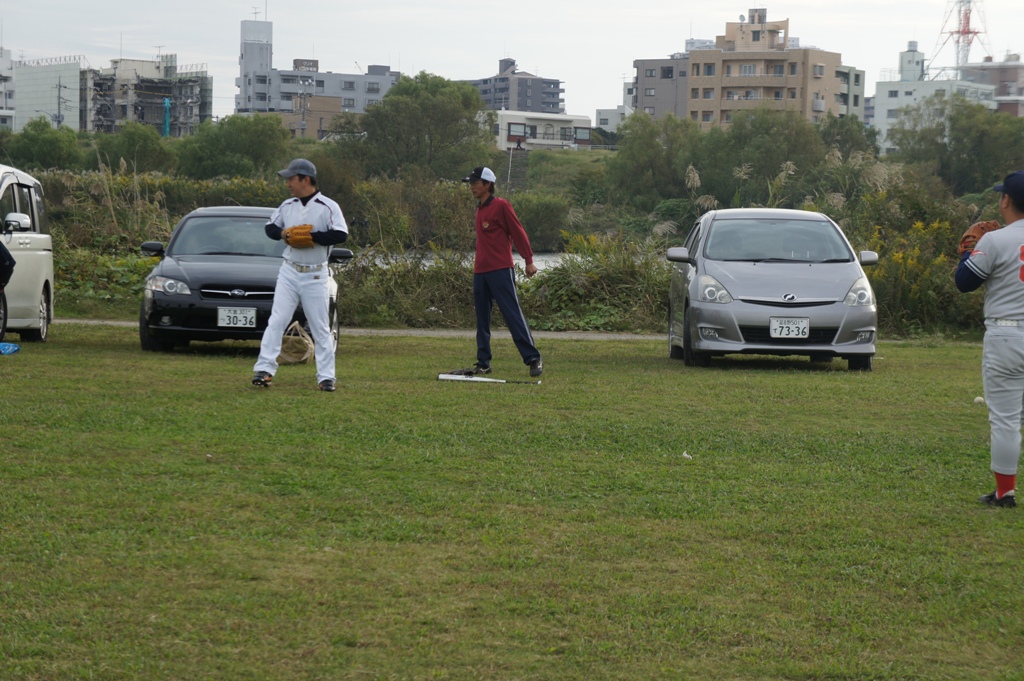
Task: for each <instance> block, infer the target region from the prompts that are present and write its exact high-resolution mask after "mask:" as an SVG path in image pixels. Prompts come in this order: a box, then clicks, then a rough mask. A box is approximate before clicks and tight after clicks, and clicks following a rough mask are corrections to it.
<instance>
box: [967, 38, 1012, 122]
mask: <svg viewBox="0 0 1024 681" xmlns="http://www.w3.org/2000/svg"><path fill="white" fill-rule="evenodd" d="M960 78H961V79H962V80H965V81H968V82H972V83H981V84H985V85H991V86H992V87H994V88H995V94H994V96H995V103H996V111H1002V112H1005V113H1008V114H1010V115H1011V116H1018V117H1020V116H1024V63H1022V62H1021V60H1020V55H1019V54H1012V53H1010V54H1007V55H1006V56H1005V57H1004V58H1003V61H999V62H997V61H993V59H992V57H985V59H984V61H982V62H981V63H980V64H968V65H966V66H964V67H962V68H961V69H960Z"/></svg>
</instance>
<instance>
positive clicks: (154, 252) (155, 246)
mask: <svg viewBox="0 0 1024 681" xmlns="http://www.w3.org/2000/svg"><path fill="white" fill-rule="evenodd" d="M139 248H140V249H141V250H142V254H143V255H149V256H153V257H155V258H162V257H163V256H164V245H163V244H162V243H160V242H159V241H143V242H142V246H140V247H139Z"/></svg>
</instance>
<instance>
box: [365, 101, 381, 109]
mask: <svg viewBox="0 0 1024 681" xmlns="http://www.w3.org/2000/svg"><path fill="white" fill-rule="evenodd" d="M379 101H380V100H379V99H368V100H366V108H370V107H371V106H373V105H374V104H376V103H378V102H379Z"/></svg>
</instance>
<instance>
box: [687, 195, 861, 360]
mask: <svg viewBox="0 0 1024 681" xmlns="http://www.w3.org/2000/svg"><path fill="white" fill-rule="evenodd" d="M668 259H669V261H671V262H672V263H673V268H672V278H671V284H670V289H669V328H668V346H669V355H670V356H671V357H673V358H678V359H682V360H683V362H684V363H685V364H686V365H688V366H708V365H709V364H710V362H711V358H712V357H715V356H721V355H727V354H730V353H745V354H758V355H806V356H808V357H810V359H811V361H812V362H829V361H831V360H832V359H833V358H834V357H841V358H843V359H845V360H847V363H848V366H849V368H850V369H851V370H853V371H871V365H872V357H874V355H875V340H876V334H877V330H878V319H877V309H876V304H875V294H874V292H873V291H872V290H871V285H870V284H869V283H868V280H867V277H866V276H865V275H864V270H863V266H867V265H874V264H875V263H877V262H878V254H876V253H875V252H874V251H860V252H859V253H855V252H854V250H853V248H852V247H851V246H850V242H849V241H847V239H846V237H845V236H844V235H843V232H842V230H840V229H839V226H838V225H837V224H836V223H835V222H833V221H832V220H831V219H829V218H828V217H827V216H825V215H823V214H821V213H812V212H809V211H802V210H782V209H772V208H734V209H728V210H716V211H710V212H708V213H705V214H704V215H703V216H701V218H700V220H698V221H697V223H696V224H695V225H694V226H693V229H692V230H691V231H690V234H689V236H687V238H686V244H685V246H682V247H677V248H670V249H668Z"/></svg>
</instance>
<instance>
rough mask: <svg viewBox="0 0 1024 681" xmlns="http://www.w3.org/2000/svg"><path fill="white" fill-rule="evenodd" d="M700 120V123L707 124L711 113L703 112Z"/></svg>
mask: <svg viewBox="0 0 1024 681" xmlns="http://www.w3.org/2000/svg"><path fill="white" fill-rule="evenodd" d="M700 119H701V120H702V121H704V122H705V123H707V122H709V121H710V120H711V112H710V111H703V112H701V114H700Z"/></svg>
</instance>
